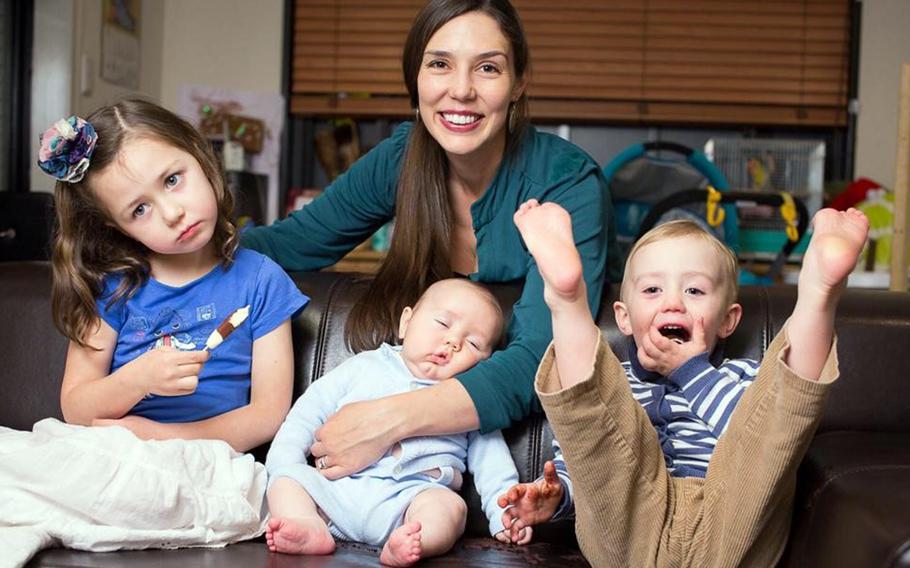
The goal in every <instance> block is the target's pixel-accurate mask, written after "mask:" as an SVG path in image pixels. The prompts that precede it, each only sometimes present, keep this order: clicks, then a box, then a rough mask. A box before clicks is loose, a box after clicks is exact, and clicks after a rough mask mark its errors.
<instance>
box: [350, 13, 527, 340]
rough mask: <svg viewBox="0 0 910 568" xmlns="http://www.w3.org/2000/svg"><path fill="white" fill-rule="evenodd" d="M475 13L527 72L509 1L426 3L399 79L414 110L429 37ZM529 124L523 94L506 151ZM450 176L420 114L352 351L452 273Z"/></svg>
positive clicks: (517, 71) (391, 334)
mask: <svg viewBox="0 0 910 568" xmlns="http://www.w3.org/2000/svg"><path fill="white" fill-rule="evenodd" d="M474 11H479V12H482V13H484V14H487V15H488V16H490V17H492V18H493V19H494V20H496V22H497V23H498V24H499V28H500V30H501V31H502V33H503V35H505V36H506V38H507V39H508V40H509V43H510V45H511V47H512V59H513V66H514V69H513V71H514V76H515V77H516V78H517V79H518V80H521V79H523V78H525V77H526V76H527V73H528V72H529V66H530V54H529V51H528V43H527V40H526V38H525V35H524V30H523V29H522V25H521V20H520V19H519V17H518V13H517V12H516V11H515V8H514V7H512V5H511V4H510V3H509V2H508V0H431V1H430V2H428V3H427V5H426V6H424V8H423V9H422V10H421V11H420V13H418V14H417V16H416V18H415V19H414V23H413V24H412V26H411V31H410V33H409V34H408V38H407V41H406V42H405V46H404V53H403V55H402V62H401V64H402V70H403V72H404V82H405V86H406V87H407V89H408V94H409V95H410V99H411V106H412V107H413V108H415V109H416V108H418V92H417V76H418V74H419V73H420V67H421V65H422V63H423V52H424V49H426V45H427V43H428V42H429V41H430V38H431V37H432V36H433V34H435V33H436V31H437V30H438V29H439V28H441V27H442V26H443V25H445V24H446V23H447V22H449V21H451V20H452V19H454V18H457V17H458V16H461V15H463V14H466V13H468V12H474ZM528 122H529V116H528V100H527V95H526V94H525V93H524V92H523V93H522V95H521V97H520V98H519V99H518V100H517V101H515V102H514V103H512V107H511V108H510V110H509V120H508V133H507V137H506V153H507V154H508V153H511V152H514V151H515V149H516V148H517V147H518V145H519V144H520V141H521V140H522V139H523V135H524V132H525V129H526V128H527V125H528ZM448 174H449V169H448V159H447V158H446V155H445V152H444V151H443V149H442V147H441V146H440V145H439V143H438V142H437V141H436V140H435V139H434V138H433V137H432V136H431V135H430V133H429V132H428V131H427V129H426V128H425V127H424V125H423V122H422V121H420V120H419V119H418V120H417V121H415V123H414V127H413V128H412V129H411V134H410V137H409V139H408V144H407V148H406V149H405V154H404V158H403V160H402V164H401V174H400V177H399V179H398V190H397V196H396V204H395V231H394V233H393V235H392V242H391V246H390V248H389V252H388V254H387V255H386V258H385V261H384V262H383V263H382V266H381V267H380V269H379V272H378V273H377V274H376V277H375V278H374V279H373V281H372V283H371V285H370V286H369V288H368V289H367V291H366V293H365V294H364V295H363V297H362V298H361V299H360V300H359V301H358V302H357V304H356V305H355V306H354V308H353V310H352V311H351V316H350V317H349V318H348V322H347V326H346V328H345V338H346V340H347V343H348V346H349V347H350V348H351V349H352V350H353V351H355V352H357V351H363V350H366V349H375V348H376V347H378V346H379V345H380V344H381V343H383V342H394V341H395V340H396V336H397V330H398V319H399V316H400V315H401V311H402V310H403V309H404V308H405V307H406V306H413V305H414V303H415V302H416V301H417V299H418V298H419V297H420V295H421V294H422V293H423V291H424V290H425V289H426V288H427V287H428V286H429V285H430V284H432V283H433V282H436V281H437V280H441V279H443V278H449V277H451V276H453V272H452V266H451V265H452V254H451V247H452V224H453V212H452V205H451V202H450V200H449V190H448V183H447V182H448Z"/></svg>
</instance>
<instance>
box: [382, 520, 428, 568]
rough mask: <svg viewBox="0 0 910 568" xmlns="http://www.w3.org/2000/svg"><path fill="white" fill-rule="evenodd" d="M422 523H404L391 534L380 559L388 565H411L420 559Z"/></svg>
mask: <svg viewBox="0 0 910 568" xmlns="http://www.w3.org/2000/svg"><path fill="white" fill-rule="evenodd" d="M422 553H423V549H422V548H421V546H420V523H418V522H413V523H404V524H403V525H401V526H400V527H398V528H397V529H395V530H394V531H392V534H391V535H389V540H387V541H386V543H385V546H383V547H382V554H380V555H379V561H380V562H382V563H383V564H386V565H388V566H411V565H413V564H414V563H416V562H417V561H418V560H420V555H421V554H422Z"/></svg>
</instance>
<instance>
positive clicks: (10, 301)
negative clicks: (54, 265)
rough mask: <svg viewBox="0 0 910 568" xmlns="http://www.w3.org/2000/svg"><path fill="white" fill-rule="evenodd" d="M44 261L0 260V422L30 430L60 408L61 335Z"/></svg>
mask: <svg viewBox="0 0 910 568" xmlns="http://www.w3.org/2000/svg"><path fill="white" fill-rule="evenodd" d="M50 296H51V271H50V265H49V264H48V263H46V262H5V263H0V314H2V316H3V324H2V325H0V385H2V391H3V392H2V395H0V425H3V426H7V427H9V428H15V429H17V430H31V429H32V424H34V423H35V422H37V421H38V420H41V419H42V418H47V417H49V416H54V417H56V418H60V419H62V418H63V414H62V412H61V411H60V383H61V381H62V380H63V368H64V364H65V362H66V348H67V345H68V342H67V340H66V339H65V338H64V337H63V336H62V335H61V334H60V332H58V331H57V329H56V328H55V327H54V324H53V323H52V320H51V305H50Z"/></svg>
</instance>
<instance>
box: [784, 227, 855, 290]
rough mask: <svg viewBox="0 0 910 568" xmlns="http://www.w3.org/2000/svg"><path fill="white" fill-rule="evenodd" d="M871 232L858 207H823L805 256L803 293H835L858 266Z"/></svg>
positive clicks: (801, 285) (800, 279)
mask: <svg viewBox="0 0 910 568" xmlns="http://www.w3.org/2000/svg"><path fill="white" fill-rule="evenodd" d="M868 233H869V220H868V219H866V216H865V215H863V214H862V212H860V211H858V210H856V209H849V210H848V211H835V210H834V209H822V210H820V211H819V212H818V213H816V214H815V218H814V219H813V222H812V240H811V241H810V242H809V248H808V249H806V254H805V256H804V257H803V266H802V270H801V271H800V277H799V284H800V295H801V296H802V295H803V294H804V293H819V294H822V295H830V294H831V293H832V292H834V293H836V292H837V291H838V290H839V289H840V288H842V287H843V284H844V283H845V282H846V280H847V276H848V275H849V274H850V272H851V271H852V270H853V268H854V267H855V266H856V261H857V259H858V258H859V255H860V253H861V252H862V250H863V244H864V243H865V242H866V236H867V235H868Z"/></svg>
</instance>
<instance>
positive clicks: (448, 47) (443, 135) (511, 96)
mask: <svg viewBox="0 0 910 568" xmlns="http://www.w3.org/2000/svg"><path fill="white" fill-rule="evenodd" d="M523 89H524V83H523V81H522V80H521V78H519V77H515V73H514V62H513V61H512V49H511V46H510V45H509V41H508V39H507V38H506V36H505V35H503V33H502V31H501V30H500V29H499V24H498V23H496V20H494V19H493V18H491V17H490V16H488V15H486V14H484V13H483V12H469V13H467V14H463V15H461V16H459V17H457V18H454V19H453V20H451V21H449V22H448V23H446V24H445V25H444V26H442V27H441V28H439V30H437V31H436V33H435V34H433V36H432V37H431V38H430V41H429V42H427V46H426V48H425V49H424V52H423V61H422V63H421V66H420V72H419V73H418V75H417V92H418V99H419V110H420V120H422V121H423V123H424V125H425V126H426V128H427V130H429V132H430V134H431V135H432V136H433V138H435V139H436V141H437V142H439V144H440V145H441V146H442V147H443V149H444V150H445V151H446V153H447V154H448V155H449V158H450V159H452V158H455V157H471V156H478V155H479V156H487V155H488V156H490V158H491V159H499V158H500V157H501V156H502V151H503V148H504V147H505V137H506V128H507V127H508V120H509V103H511V102H512V101H514V100H517V99H518V98H519V97H520V96H521V92H522V90H523Z"/></svg>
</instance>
